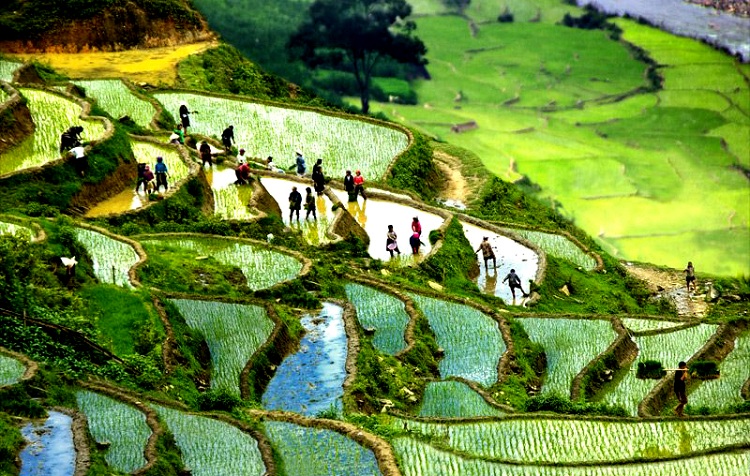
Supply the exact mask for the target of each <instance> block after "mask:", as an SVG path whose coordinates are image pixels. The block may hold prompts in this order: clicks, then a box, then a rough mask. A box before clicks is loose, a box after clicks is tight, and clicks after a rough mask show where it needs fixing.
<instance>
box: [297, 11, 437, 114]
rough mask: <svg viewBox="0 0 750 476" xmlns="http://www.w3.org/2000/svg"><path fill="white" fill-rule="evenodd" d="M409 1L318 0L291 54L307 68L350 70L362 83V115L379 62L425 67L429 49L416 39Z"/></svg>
mask: <svg viewBox="0 0 750 476" xmlns="http://www.w3.org/2000/svg"><path fill="white" fill-rule="evenodd" d="M410 14H411V6H409V4H408V3H406V1H405V0H316V1H315V2H314V3H313V4H312V5H311V6H310V10H309V17H308V18H307V19H306V20H305V21H303V23H302V24H301V25H300V26H299V28H298V29H297V31H296V32H295V33H294V34H293V35H292V37H291V38H290V40H289V47H290V50H291V52H292V55H294V56H298V57H299V58H300V59H302V61H304V62H305V63H306V64H307V65H308V66H310V67H313V68H316V67H318V66H324V67H328V68H335V69H345V70H347V71H349V72H351V73H352V74H354V78H355V79H356V81H357V86H358V88H359V96H360V99H361V101H362V112H364V113H365V114H367V112H369V110H370V83H371V80H372V72H373V68H374V67H375V65H376V64H377V63H378V61H379V60H380V59H382V58H384V57H390V58H392V59H394V60H396V61H397V62H399V63H411V64H417V65H423V64H426V63H427V60H425V59H424V55H425V53H426V52H427V49H426V48H425V46H424V43H422V40H420V39H419V38H417V37H416V36H413V33H414V30H415V29H416V25H415V24H414V22H412V21H406V20H405V18H406V17H408V16H409V15H410Z"/></svg>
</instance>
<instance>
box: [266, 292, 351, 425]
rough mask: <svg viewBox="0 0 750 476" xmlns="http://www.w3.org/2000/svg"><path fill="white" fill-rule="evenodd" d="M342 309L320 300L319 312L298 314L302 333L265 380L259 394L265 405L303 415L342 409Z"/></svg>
mask: <svg viewBox="0 0 750 476" xmlns="http://www.w3.org/2000/svg"><path fill="white" fill-rule="evenodd" d="M343 311H344V310H343V309H342V308H341V306H338V305H336V304H333V303H323V310H322V311H321V312H320V314H318V315H314V314H307V315H305V316H303V317H302V319H301V323H302V326H303V327H304V328H305V332H306V334H305V336H304V337H303V338H302V341H301V342H300V347H299V350H298V351H297V352H296V353H295V354H293V355H290V356H288V357H287V358H286V359H285V360H284V362H282V363H281V365H279V367H278V368H277V369H276V374H275V375H274V377H273V378H272V379H271V381H270V382H269V384H268V387H267V388H266V392H265V393H264V394H263V406H264V407H265V408H266V409H268V410H285V411H290V412H296V413H300V414H302V415H306V416H315V415H317V414H318V413H320V412H323V411H328V410H331V409H333V410H335V411H336V412H337V413H341V412H342V411H343V401H342V398H343V395H344V389H343V384H344V379H345V378H346V369H345V364H346V355H347V339H346V332H345V331H344V319H343ZM290 389H294V391H290Z"/></svg>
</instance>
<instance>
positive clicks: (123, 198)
mask: <svg viewBox="0 0 750 476" xmlns="http://www.w3.org/2000/svg"><path fill="white" fill-rule="evenodd" d="M131 147H132V148H133V155H135V158H136V160H137V161H138V162H140V163H145V164H149V166H150V167H151V170H152V171H153V170H154V167H155V166H156V165H155V164H156V157H159V156H161V157H163V158H164V163H165V164H167V170H168V171H169V172H168V173H169V175H168V176H167V184H168V185H169V186H170V187H173V186H174V184H175V183H177V182H179V181H180V180H183V179H185V178H186V177H187V176H188V173H189V169H188V167H187V165H186V164H185V163H184V162H183V161H182V157H180V154H179V153H178V152H177V151H176V150H175V149H174V148H173V147H168V146H166V145H165V146H161V145H156V144H152V143H150V142H140V141H133V142H132V143H131ZM133 167H135V165H133ZM154 185H156V180H154ZM160 192H161V193H164V189H163V188H162V189H161V190H160ZM148 202H149V198H148V195H147V194H146V191H145V190H144V189H143V187H139V188H138V190H137V191H136V190H135V183H133V187H127V188H126V189H125V190H123V191H122V192H120V193H118V194H117V195H115V196H113V197H110V198H108V199H107V200H104V201H103V202H99V203H97V204H96V205H94V206H93V207H91V208H90V209H89V210H88V212H86V215H85V216H86V217H89V218H94V217H100V216H105V215H110V214H118V213H123V212H127V211H129V210H137V209H139V208H142V207H145V206H146V205H148Z"/></svg>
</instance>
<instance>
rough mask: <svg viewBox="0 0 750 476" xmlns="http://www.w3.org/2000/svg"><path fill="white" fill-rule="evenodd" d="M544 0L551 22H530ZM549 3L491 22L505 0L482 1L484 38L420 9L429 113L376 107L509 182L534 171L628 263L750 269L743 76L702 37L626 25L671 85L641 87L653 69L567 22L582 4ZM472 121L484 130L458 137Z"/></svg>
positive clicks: (748, 120)
mask: <svg viewBox="0 0 750 476" xmlns="http://www.w3.org/2000/svg"><path fill="white" fill-rule="evenodd" d="M535 3H540V4H541V3H544V4H545V5H542V6H543V7H544V9H543V15H542V18H541V22H539V23H529V22H524V21H519V19H521V18H524V19H526V20H528V19H530V18H531V16H529V13H528V12H529V11H534V12H535V11H536V9H535V8H534V7H533V4H535ZM547 3H549V2H521V1H518V2H507V3H506V4H507V5H508V6H509V8H510V10H511V11H513V10H514V9H516V10H518V16H517V18H516V22H515V23H512V24H498V23H495V22H492V23H490V22H488V23H481V22H482V21H484V20H491V19H493V15H494V16H496V15H497V13H498V12H499V11H500V10H501V9H502V8H503V7H504V5H505V4H503V5H499V4H498V3H496V2H481V4H477V5H474V4H472V5H471V6H470V7H469V8H468V9H467V11H466V12H465V13H466V14H467V15H468V16H469V17H470V18H472V19H474V20H475V21H477V23H478V25H479V26H478V32H477V33H476V35H475V36H472V35H471V34H470V29H469V27H468V26H467V20H466V19H463V18H459V17H457V16H455V15H453V16H451V15H438V14H440V13H444V8H443V7H442V4H441V3H440V2H437V1H420V2H418V5H416V6H415V13H417V14H418V15H416V17H415V20H416V22H417V25H418V29H417V31H418V34H419V36H420V38H422V39H423V41H424V42H425V44H426V45H427V47H428V55H427V56H428V59H429V60H430V64H429V66H428V69H429V71H430V74H431V76H432V79H431V80H429V81H424V80H422V81H417V82H416V83H415V84H414V88H415V90H416V91H417V93H418V95H419V104H417V105H415V106H405V105H398V104H387V105H378V104H375V105H373V109H374V110H378V111H382V112H384V113H386V114H387V115H389V116H390V117H392V118H394V119H396V120H399V121H402V122H405V123H408V124H412V125H414V126H416V127H418V128H420V129H421V130H423V131H425V132H427V133H429V134H432V135H434V136H436V137H438V138H440V139H442V140H445V141H448V142H450V143H451V144H455V145H458V146H461V147H465V148H467V149H469V150H471V151H473V152H475V153H476V154H477V155H478V156H479V157H480V158H481V160H482V162H483V163H484V165H485V166H486V167H487V168H488V169H489V170H490V171H491V172H493V173H495V174H497V175H498V176H500V177H502V178H504V179H507V180H515V179H518V178H520V177H521V175H525V176H528V177H529V179H530V180H531V181H532V182H535V183H537V184H539V185H540V186H541V187H542V191H541V192H540V193H539V195H540V196H541V197H545V198H549V199H551V200H554V201H557V202H559V203H560V204H561V208H559V210H560V211H561V212H562V213H563V214H564V215H566V216H567V217H569V218H571V219H573V220H574V221H575V223H576V224H577V225H578V226H580V227H582V228H583V229H584V230H585V231H587V232H588V233H590V234H592V235H594V236H596V237H597V239H598V241H599V243H600V244H601V245H602V246H603V247H605V249H607V250H610V251H611V252H613V253H614V254H615V255H616V256H618V257H620V258H623V259H629V260H638V261H646V262H652V263H656V264H660V265H667V266H671V267H674V268H680V267H681V266H683V265H684V262H686V261H687V260H692V261H693V262H695V263H702V264H703V265H704V267H705V268H707V271H709V269H710V272H711V273H713V274H718V275H730V276H732V275H738V274H749V273H750V245H749V243H750V240H749V239H748V233H747V230H748V227H749V224H750V193H748V181H747V179H746V178H745V177H744V176H743V175H742V174H741V173H740V172H739V171H738V170H737V169H736V168H735V166H736V165H742V166H745V167H747V165H748V163H750V132H748V131H750V128H748V125H750V112H749V111H748V108H749V105H750V89H748V84H747V82H746V80H745V77H744V76H743V75H742V71H744V70H743V69H742V68H741V67H738V66H737V65H736V64H735V62H734V60H733V58H731V57H729V56H728V55H725V54H723V53H720V52H717V51H715V50H713V49H711V48H709V47H707V46H705V45H703V44H701V43H700V42H697V41H695V40H690V39H686V38H677V37H675V36H673V35H670V34H668V33H664V32H661V31H659V30H656V29H653V28H650V27H647V26H643V25H640V24H637V23H635V22H632V21H628V20H616V22H617V24H618V25H619V26H620V27H622V28H623V30H624V38H625V40H627V41H629V42H632V43H633V44H635V45H637V46H639V47H641V48H643V49H644V50H645V51H646V52H647V53H648V54H649V55H650V56H651V57H652V58H653V59H654V60H655V61H656V62H657V63H658V64H659V65H660V66H659V68H658V71H659V73H660V74H661V75H662V76H663V77H664V83H663V89H662V90H659V91H656V92H638V91H636V89H637V88H639V87H644V86H647V83H646V81H645V80H644V72H645V69H646V65H645V64H644V63H642V62H639V61H637V60H636V59H635V58H634V57H633V56H632V55H631V53H630V52H629V50H628V49H627V48H626V47H625V46H624V45H623V44H621V43H618V42H616V41H613V40H610V39H608V38H607V37H606V36H605V34H604V33H603V32H601V31H586V30H578V29H570V28H565V27H562V26H559V25H555V24H554V23H555V21H558V20H559V19H560V18H561V17H562V15H563V13H564V12H565V11H571V10H575V9H574V8H573V7H569V6H564V5H561V4H559V2H557V3H558V5H557V7H556V8H547V7H551V6H550V5H547ZM521 5H523V6H521ZM490 12H493V13H492V15H491V14H490ZM522 12H526V13H522ZM555 15H559V16H557V17H556V19H555V18H554V16H555ZM553 20H554V21H553ZM530 44H533V45H534V48H529V47H528V45H530ZM594 45H595V46H594ZM459 93H460V95H459ZM471 120H474V121H476V122H477V124H478V125H479V127H478V129H476V130H473V131H470V132H467V133H462V134H455V133H452V132H450V126H451V125H452V124H456V123H461V122H467V121H471ZM612 217H617V219H616V220H613V219H611V218H612ZM651 238H653V239H651ZM717 242H719V243H723V245H722V246H721V247H719V248H718V249H717V248H716V247H715V246H714V245H715V243H717Z"/></svg>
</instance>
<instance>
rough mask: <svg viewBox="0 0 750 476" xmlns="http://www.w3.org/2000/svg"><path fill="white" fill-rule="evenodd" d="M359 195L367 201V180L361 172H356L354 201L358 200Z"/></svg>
mask: <svg viewBox="0 0 750 476" xmlns="http://www.w3.org/2000/svg"><path fill="white" fill-rule="evenodd" d="M357 195H362V199H363V200H367V195H365V178H364V177H363V176H362V173H361V172H360V171H359V170H357V171H356V172H354V200H356V199H357Z"/></svg>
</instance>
